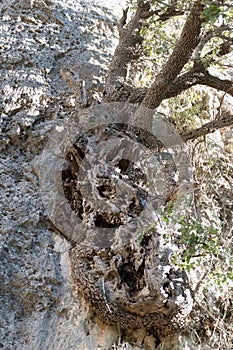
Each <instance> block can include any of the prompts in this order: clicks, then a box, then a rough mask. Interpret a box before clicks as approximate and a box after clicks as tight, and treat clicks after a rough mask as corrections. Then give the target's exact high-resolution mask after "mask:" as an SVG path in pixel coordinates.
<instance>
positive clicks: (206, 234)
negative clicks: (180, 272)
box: [162, 203, 233, 285]
mask: <svg viewBox="0 0 233 350" xmlns="http://www.w3.org/2000/svg"><path fill="white" fill-rule="evenodd" d="M184 207H186V209H181V207H180V206H177V205H174V204H173V203H168V204H167V206H166V208H165V210H164V212H163V213H162V220H163V222H164V224H165V227H164V237H163V238H164V240H165V242H167V243H171V244H175V245H177V246H178V250H177V252H176V253H175V254H173V257H172V262H173V264H174V265H175V266H177V267H179V268H180V269H185V270H186V271H190V270H194V269H196V268H198V266H205V265H206V264H207V266H208V265H209V266H210V271H209V275H208V283H212V284H214V283H215V284H218V285H222V284H223V283H227V282H229V281H230V280H233V256H232V249H229V251H228V252H226V249H225V246H224V237H223V236H222V234H221V231H220V230H219V229H217V228H216V227H214V226H213V225H210V224H208V222H206V221H205V220H204V218H202V217H199V218H197V217H196V216H194V215H193V213H192V212H191V211H190V207H188V206H187V203H183V208H184ZM210 261H212V262H213V266H211V265H210Z"/></svg>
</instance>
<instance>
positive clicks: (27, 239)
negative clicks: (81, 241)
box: [0, 0, 116, 350]
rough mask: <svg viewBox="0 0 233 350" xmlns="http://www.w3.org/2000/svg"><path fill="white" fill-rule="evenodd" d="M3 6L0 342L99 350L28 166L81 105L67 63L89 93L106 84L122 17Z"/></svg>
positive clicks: (64, 6) (92, 10)
mask: <svg viewBox="0 0 233 350" xmlns="http://www.w3.org/2000/svg"><path fill="white" fill-rule="evenodd" d="M0 11H1V22H0V33H1V34H0V48H1V49H0V50H1V56H0V57H1V58H0V61H1V69H0V86H1V94H0V111H1V142H0V148H1V161H0V172H1V186H0V191H1V212H0V213H1V214H0V215H1V219H0V221H1V240H0V256H1V258H0V260H1V267H0V303H1V305H0V348H3V349H9V350H11V349H12V350H13V349H17V350H18V349H27V350H29V349H33V350H35V349H37V350H43V349H95V348H97V347H98V340H97V339H98V336H94V337H92V336H87V335H86V332H85V329H84V322H85V317H86V314H87V307H86V308H85V304H83V303H82V301H80V300H79V299H78V297H77V294H76V293H75V288H74V286H73V282H72V280H71V274H70V262H69V249H70V244H69V243H68V242H67V241H66V239H65V238H64V237H62V236H61V234H60V233H59V232H58V231H56V228H55V227H53V225H52V223H51V222H50V221H49V219H48V217H47V216H46V211H45V209H44V207H43V203H42V201H41V199H40V193H39V181H38V178H37V176H36V174H35V172H34V170H33V168H32V165H31V162H32V160H33V159H34V157H35V155H37V154H39V153H40V151H41V150H42V149H43V146H44V144H45V142H46V139H47V136H48V133H49V131H50V130H51V129H52V128H53V126H54V122H56V124H58V125H59V123H61V124H62V123H63V120H65V119H66V118H67V116H69V114H70V113H71V112H72V111H73V109H74V92H73V91H72V89H71V87H70V86H69V84H68V83H67V82H66V81H65V80H64V79H63V78H62V75H61V73H60V70H61V68H64V69H69V67H72V69H73V70H75V69H76V71H78V70H79V69H80V66H82V72H81V75H84V77H85V76H87V75H88V77H91V78H92V79H90V80H89V81H90V82H87V89H94V90H95V91H96V92H97V93H98V91H99V90H101V88H102V86H103V81H102V76H103V75H104V72H105V70H106V63H107V62H108V59H109V57H110V55H111V54H112V52H113V49H114V38H115V27H114V23H115V22H116V17H114V15H112V14H111V9H108V8H106V7H104V6H99V5H98V4H96V3H94V2H90V3H87V2H80V1H78V2H74V1H40V0H38V1H37V0H36V1H29V0H22V1H5V0H4V1H2V2H1V4H0ZM100 38H101V39H100ZM85 65H86V66H85ZM85 67H86V68H88V69H85ZM90 68H91V71H90ZM93 76H94V78H93ZM81 78H83V76H81ZM81 306H82V307H81ZM93 332H94V333H95V332H96V333H97V331H95V330H93ZM101 332H102V331H100V332H99V333H101ZM100 337H101V334H100ZM92 338H93V339H92ZM103 339H104V337H103ZM111 340H112V337H111V335H109V337H108V339H107V340H103V341H102V348H103V349H104V348H107V347H108V345H109V344H110V342H111ZM106 342H107V343H108V345H106Z"/></svg>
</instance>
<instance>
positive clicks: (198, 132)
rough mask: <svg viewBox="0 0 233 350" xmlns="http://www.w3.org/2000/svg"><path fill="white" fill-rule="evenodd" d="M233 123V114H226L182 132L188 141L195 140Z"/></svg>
mask: <svg viewBox="0 0 233 350" xmlns="http://www.w3.org/2000/svg"><path fill="white" fill-rule="evenodd" d="M232 124H233V115H225V116H223V117H221V119H217V120H213V121H211V122H209V123H206V124H204V125H202V126H201V127H200V128H198V129H195V130H190V131H187V132H183V133H182V134H181V137H182V139H183V140H184V141H185V142H186V141H189V140H194V139H196V138H198V137H200V136H205V135H207V134H210V133H212V132H214V131H216V130H218V129H221V128H225V127H227V126H230V125H232Z"/></svg>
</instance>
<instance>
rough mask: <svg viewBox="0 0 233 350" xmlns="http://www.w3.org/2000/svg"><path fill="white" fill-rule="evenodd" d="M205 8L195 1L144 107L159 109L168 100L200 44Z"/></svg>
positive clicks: (144, 102) (144, 101)
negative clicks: (182, 71)
mask: <svg viewBox="0 0 233 350" xmlns="http://www.w3.org/2000/svg"><path fill="white" fill-rule="evenodd" d="M203 9H204V6H203V4H202V2H201V1H195V2H194V5H193V7H192V10H191V12H190V14H189V16H188V17H187V20H186V22H185V25H184V27H183V30H182V33H181V36H180V39H179V40H178V42H177V44H176V46H175V48H174V50H173V52H172V54H171V55H170V57H169V58H168V60H167V62H166V64H165V66H164V67H163V68H162V70H161V71H160V72H159V74H158V75H157V77H156V78H155V81H154V83H153V84H152V86H151V87H150V89H149V90H148V92H147V94H146V96H145V98H144V100H143V102H142V105H143V106H146V107H147V108H151V109H155V108H157V107H158V106H159V105H160V103H161V102H162V100H163V99H164V98H166V97H165V96H166V95H167V92H168V90H169V88H170V86H171V84H173V81H174V80H175V79H176V77H177V75H178V74H179V73H180V72H181V70H182V69H183V67H184V65H185V64H186V63H187V62H188V61H189V59H190V57H191V55H192V52H193V50H194V49H195V48H196V46H197V45H198V43H199V40H200V32H201V26H202V23H203V19H202V18H201V13H202V11H203Z"/></svg>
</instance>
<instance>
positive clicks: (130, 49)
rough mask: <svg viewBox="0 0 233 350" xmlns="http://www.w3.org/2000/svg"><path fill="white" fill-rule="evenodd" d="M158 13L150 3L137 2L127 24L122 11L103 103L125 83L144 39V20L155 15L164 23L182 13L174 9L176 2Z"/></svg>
mask: <svg viewBox="0 0 233 350" xmlns="http://www.w3.org/2000/svg"><path fill="white" fill-rule="evenodd" d="M160 12H161V11H160V10H155V11H152V10H151V9H150V2H144V1H139V2H138V7H137V10H136V13H135V14H134V16H133V17H132V19H131V20H130V21H129V22H128V24H127V13H128V8H127V9H126V10H124V11H123V16H122V18H121V20H120V21H119V23H118V31H119V44H118V46H117V48H116V50H115V52H114V56H113V59H112V61H111V63H110V66H109V70H108V75H107V79H106V92H105V98H104V100H105V101H110V100H111V98H110V96H112V95H113V94H114V89H119V87H120V86H121V85H122V83H124V82H125V80H126V77H127V71H128V65H129V63H130V62H131V61H132V60H133V59H135V58H138V56H139V52H140V49H141V46H142V42H143V39H144V38H143V37H142V36H141V35H140V30H141V28H142V26H143V25H144V23H145V20H147V19H148V18H150V17H151V16H153V15H157V16H158V21H161V22H165V21H167V20H168V19H169V18H171V17H174V16H180V15H182V14H183V11H181V10H177V9H176V1H175V2H174V4H173V5H171V6H168V8H167V9H166V11H165V12H163V13H160Z"/></svg>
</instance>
